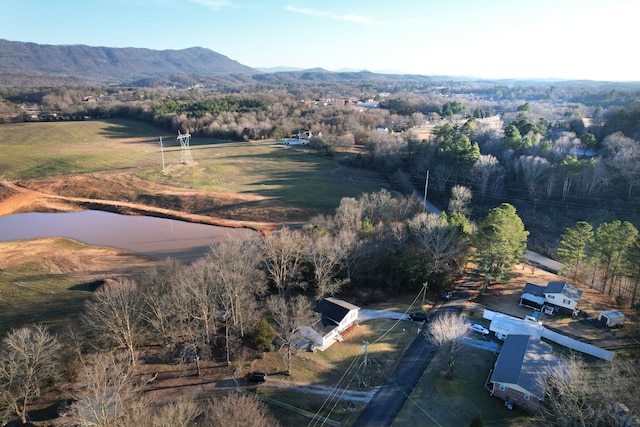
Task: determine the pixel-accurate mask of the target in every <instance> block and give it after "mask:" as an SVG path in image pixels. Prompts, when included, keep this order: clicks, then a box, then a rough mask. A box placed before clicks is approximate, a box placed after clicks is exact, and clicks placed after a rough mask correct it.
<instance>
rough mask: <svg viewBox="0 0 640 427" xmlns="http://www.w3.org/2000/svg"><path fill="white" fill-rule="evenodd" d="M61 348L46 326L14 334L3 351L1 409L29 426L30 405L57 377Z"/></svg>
mask: <svg viewBox="0 0 640 427" xmlns="http://www.w3.org/2000/svg"><path fill="white" fill-rule="evenodd" d="M60 349H61V345H60V343H59V342H58V340H57V339H56V337H55V336H53V335H51V334H50V333H49V332H48V331H47V329H46V328H45V327H44V326H33V327H24V328H20V329H17V330H13V331H12V332H10V333H8V334H7V336H5V337H4V339H3V340H2V348H0V408H3V407H4V408H5V412H6V413H9V412H13V413H15V414H16V415H17V416H18V417H19V418H20V420H21V421H22V424H25V423H26V422H27V405H29V403H30V402H31V400H32V399H33V398H34V397H37V396H39V395H40V393H41V391H42V388H43V387H44V386H45V385H47V384H48V383H50V382H51V381H52V380H54V379H55V378H57V377H58V374H59V372H58V371H59V366H60V365H59V356H60Z"/></svg>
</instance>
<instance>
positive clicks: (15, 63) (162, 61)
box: [0, 40, 257, 84]
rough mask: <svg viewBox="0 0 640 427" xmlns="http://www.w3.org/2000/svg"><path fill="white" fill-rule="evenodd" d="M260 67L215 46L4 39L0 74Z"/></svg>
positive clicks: (150, 73) (144, 74)
mask: <svg viewBox="0 0 640 427" xmlns="http://www.w3.org/2000/svg"><path fill="white" fill-rule="evenodd" d="M256 72H257V71H256V70H254V69H252V68H250V67H247V66H245V65H242V64H240V63H239V62H237V61H234V60H232V59H229V58H228V57H226V56H224V55H221V54H219V53H217V52H214V51H212V50H210V49H204V48H200V47H192V48H189V49H182V50H152V49H140V48H111V47H93V46H85V45H69V46H58V45H41V44H36V43H23V42H13V41H8V40H0V74H4V73H8V74H12V75H29V76H34V75H35V76H72V77H76V78H78V79H81V80H82V81H84V82H85V83H90V84H114V83H115V84H126V83H130V82H133V81H134V80H139V79H142V78H148V77H154V76H167V75H172V74H201V75H212V74H251V73H256Z"/></svg>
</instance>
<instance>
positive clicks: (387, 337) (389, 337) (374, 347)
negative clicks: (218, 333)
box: [251, 319, 416, 425]
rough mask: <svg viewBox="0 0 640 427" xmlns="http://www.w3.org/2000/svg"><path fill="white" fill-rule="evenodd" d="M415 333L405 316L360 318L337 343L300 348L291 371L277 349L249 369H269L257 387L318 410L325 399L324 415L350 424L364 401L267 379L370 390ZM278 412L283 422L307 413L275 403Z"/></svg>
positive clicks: (285, 423)
mask: <svg viewBox="0 0 640 427" xmlns="http://www.w3.org/2000/svg"><path fill="white" fill-rule="evenodd" d="M415 333H416V330H415V326H414V325H413V324H409V322H406V321H401V322H397V321H394V320H390V319H376V320H371V321H367V322H365V323H362V324H360V325H359V326H358V327H357V328H356V329H354V330H353V331H352V332H351V333H349V334H348V335H347V336H346V337H345V339H344V341H342V342H338V343H335V344H334V345H332V346H331V347H329V348H328V349H327V350H325V351H324V352H320V351H318V352H315V353H311V352H301V353H298V356H297V357H296V358H295V359H294V361H293V372H292V375H291V376H290V377H286V376H284V375H282V374H281V372H282V371H283V370H284V367H285V365H284V362H283V360H282V358H281V357H280V355H278V354H275V353H270V354H268V355H267V357H266V358H265V359H264V360H257V361H255V362H254V363H253V364H252V368H251V369H254V370H263V371H267V372H268V373H269V381H267V383H265V384H264V385H262V386H260V387H259V392H260V393H261V394H263V395H265V396H267V397H270V398H273V399H276V400H279V401H281V402H284V403H287V404H290V405H293V406H296V407H298V408H301V409H304V410H305V411H308V412H311V413H316V411H318V410H319V409H320V408H321V407H322V406H323V404H324V407H323V410H322V413H321V415H327V412H328V411H331V415H330V418H331V419H333V420H335V421H346V422H347V424H348V423H349V422H353V421H354V420H355V419H356V418H357V416H358V414H359V412H360V411H362V409H364V406H365V405H364V403H361V402H360V403H355V404H353V405H351V406H350V405H348V402H346V401H336V400H335V399H327V398H326V397H325V396H320V395H314V394H301V393H300V392H296V391H289V390H286V389H282V388H274V387H269V386H268V385H269V383H270V382H272V381H278V382H288V381H291V382H294V383H296V384H319V385H325V386H328V387H337V388H340V389H342V388H347V389H351V390H371V389H372V388H373V387H377V386H380V385H382V384H383V383H384V381H385V375H389V374H391V373H392V372H393V370H394V369H395V365H396V362H397V361H398V359H399V357H400V355H401V354H402V353H403V352H404V350H405V348H406V347H407V346H408V345H409V344H410V343H411V342H412V341H413V339H414V338H415ZM364 341H367V342H368V343H369V344H368V346H367V357H368V361H369V363H368V364H367V369H366V371H365V369H364V365H363V363H362V362H363V360H364V358H363V342H364ZM274 372H275V374H274ZM363 374H364V375H366V385H365V384H362V376H363ZM345 408H346V409H345ZM276 412H277V413H278V418H279V419H280V420H281V421H282V423H283V425H300V422H297V421H295V420H300V419H303V420H306V421H303V422H302V424H306V423H308V422H309V420H308V419H305V418H304V417H301V416H299V415H294V414H291V413H289V412H288V411H285V410H281V409H278V410H277V411H276ZM347 420H348V421H347Z"/></svg>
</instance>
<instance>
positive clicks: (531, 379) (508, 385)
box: [488, 335, 558, 414]
mask: <svg viewBox="0 0 640 427" xmlns="http://www.w3.org/2000/svg"><path fill="white" fill-rule="evenodd" d="M556 363H558V359H556V357H555V356H553V354H551V346H550V345H549V344H547V343H545V342H543V341H540V340H539V339H537V338H535V337H531V336H529V335H509V336H507V338H506V340H505V342H504V345H503V346H502V350H501V351H500V354H499V355H498V360H496V363H495V365H494V367H493V371H492V372H491V374H490V379H489V383H488V388H489V390H490V391H491V395H492V396H495V397H497V398H499V399H502V400H504V401H505V402H506V403H507V404H508V405H507V406H509V407H513V406H517V407H518V408H520V409H522V410H524V411H527V412H529V413H532V414H533V413H536V412H537V411H538V409H539V408H540V405H541V403H542V401H543V400H544V396H545V391H546V383H547V373H548V372H549V369H550V368H552V367H553V366H554V365H555V364H556Z"/></svg>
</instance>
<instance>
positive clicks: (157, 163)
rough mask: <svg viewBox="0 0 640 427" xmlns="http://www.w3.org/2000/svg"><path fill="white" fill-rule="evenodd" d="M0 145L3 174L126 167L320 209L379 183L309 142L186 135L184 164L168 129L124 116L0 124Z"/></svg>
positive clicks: (159, 178)
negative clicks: (162, 149)
mask: <svg viewBox="0 0 640 427" xmlns="http://www.w3.org/2000/svg"><path fill="white" fill-rule="evenodd" d="M160 136H162V137H163V145H164V147H165V166H166V167H165V172H164V173H163V172H162V162H161V154H160V149H159V143H158V142H159V138H160ZM0 149H2V153H3V155H2V156H0V171H1V172H0V174H1V176H2V178H5V179H10V180H18V179H47V178H61V177H64V176H69V175H75V174H86V173H130V174H133V175H136V176H138V177H141V178H144V179H147V180H150V181H154V182H159V183H163V184H170V185H174V186H177V187H183V188H194V189H206V190H212V191H217V192H237V193H252V194H258V195H262V196H265V197H268V198H273V199H276V200H281V201H282V202H285V203H289V204H293V205H296V206H300V207H303V208H307V209H314V210H318V211H321V212H329V211H331V210H332V209H333V208H335V206H337V205H338V203H339V201H340V199H341V198H342V197H346V196H351V197H353V196H358V195H359V194H361V193H363V192H372V191H377V190H379V189H380V188H381V187H382V186H384V185H385V181H384V179H383V178H382V177H381V176H380V175H379V174H376V173H373V172H369V171H365V170H361V169H355V168H349V167H344V166H341V165H340V164H339V163H338V162H337V161H336V159H334V158H327V157H323V156H320V155H319V154H317V153H316V152H315V151H313V150H310V149H303V148H300V147H289V146H283V145H276V144H269V143H259V144H258V143H245V142H223V141H218V140H214V139H207V138H197V137H192V138H191V152H192V157H193V160H194V164H193V165H189V166H185V165H182V164H181V151H180V145H179V143H178V141H177V140H176V135H172V134H168V133H167V132H166V131H163V130H161V129H158V128H156V127H153V126H151V125H149V124H146V123H141V122H135V121H130V120H104V121H79V122H51V123H50V122H47V123H19V124H9V125H1V126H0ZM338 156H340V154H339V155H338ZM336 158H337V157H336Z"/></svg>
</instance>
